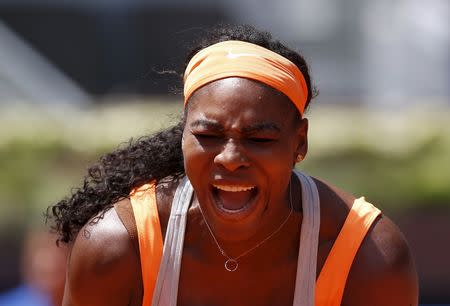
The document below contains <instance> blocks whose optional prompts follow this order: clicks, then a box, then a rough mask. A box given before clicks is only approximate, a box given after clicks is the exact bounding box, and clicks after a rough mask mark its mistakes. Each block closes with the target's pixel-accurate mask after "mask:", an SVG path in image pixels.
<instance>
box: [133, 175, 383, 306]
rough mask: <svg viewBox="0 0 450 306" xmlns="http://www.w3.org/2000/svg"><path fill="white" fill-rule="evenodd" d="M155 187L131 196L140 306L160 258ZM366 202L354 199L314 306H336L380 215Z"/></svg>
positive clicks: (146, 302) (147, 301) (147, 298)
mask: <svg viewBox="0 0 450 306" xmlns="http://www.w3.org/2000/svg"><path fill="white" fill-rule="evenodd" d="M155 191H156V189H155V184H154V183H151V184H146V185H143V186H141V187H139V188H137V189H135V190H133V191H132V193H131V194H130V200H131V206H132V208H133V214H134V218H135V220H136V228H137V233H138V242H139V253H140V258H141V268H142V282H143V288H144V296H143V299H142V305H143V306H151V304H152V298H153V291H154V288H155V285H156V280H157V277H158V271H159V265H160V262H161V258H162V250H163V239H162V233H161V226H160V222H159V216H158V207H157V205H156V192H155ZM380 213H381V212H380V210H379V209H377V208H376V207H375V206H373V205H372V204H370V203H368V202H366V201H365V199H364V198H363V197H362V198H359V199H356V200H355V201H354V203H353V206H352V208H351V210H350V212H349V214H348V216H347V218H346V220H345V223H344V226H343V227H342V229H341V231H340V233H339V235H338V237H337V238H336V241H335V243H334V245H333V247H332V248H331V251H330V253H329V255H328V257H327V259H326V261H325V264H324V266H323V267H322V271H321V272H320V275H319V278H318V279H317V282H316V294H315V296H316V297H315V299H316V301H315V306H339V305H341V300H342V296H343V294H344V289H345V284H346V281H347V276H348V273H349V272H350V268H351V266H352V263H353V260H354V258H355V255H356V253H357V251H358V249H359V246H360V245H361V242H362V241H363V239H364V237H365V236H366V234H367V232H368V230H369V229H370V227H371V225H372V223H373V222H374V221H375V220H376V218H377V217H378V215H379V214H380Z"/></svg>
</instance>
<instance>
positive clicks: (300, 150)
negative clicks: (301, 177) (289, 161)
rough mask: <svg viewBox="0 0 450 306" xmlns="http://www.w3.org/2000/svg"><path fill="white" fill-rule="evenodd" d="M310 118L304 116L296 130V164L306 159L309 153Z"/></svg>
mask: <svg viewBox="0 0 450 306" xmlns="http://www.w3.org/2000/svg"><path fill="white" fill-rule="evenodd" d="M308 126H309V123H308V119H306V118H303V119H302V120H301V122H300V123H299V124H298V126H297V130H296V140H295V141H296V148H295V150H294V153H295V155H294V165H295V164H296V163H298V162H301V161H302V160H303V159H305V156H306V153H308Z"/></svg>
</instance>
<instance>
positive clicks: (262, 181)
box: [183, 78, 308, 241]
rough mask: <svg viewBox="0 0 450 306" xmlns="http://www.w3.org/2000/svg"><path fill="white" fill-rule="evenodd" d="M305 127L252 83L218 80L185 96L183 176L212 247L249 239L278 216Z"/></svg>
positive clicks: (302, 149)
mask: <svg viewBox="0 0 450 306" xmlns="http://www.w3.org/2000/svg"><path fill="white" fill-rule="evenodd" d="M307 127H308V124H307V120H306V119H303V120H301V121H300V122H299V121H298V119H297V116H295V108H294V107H292V103H291V102H290V101H289V100H288V98H287V97H285V96H284V95H282V94H280V93H279V92H277V91H276V90H274V89H272V88H270V87H268V86H266V85H263V84H261V83H259V82H256V81H252V80H248V79H244V78H226V79H222V80H218V81H215V82H212V83H210V84H208V85H206V86H203V87H201V88H200V89H198V90H197V91H196V92H195V93H194V94H193V95H192V97H191V98H190V100H189V102H188V111H187V116H186V126H185V129H184V132H183V155H184V163H185V171H186V174H187V176H188V177H189V179H190V181H191V183H192V186H193V187H194V190H195V194H196V196H197V199H198V202H199V204H200V207H201V209H202V211H203V213H204V215H205V217H206V218H207V220H208V223H209V224H210V226H211V227H212V228H213V231H214V233H215V234H216V235H217V236H218V237H220V239H222V240H230V241H237V240H247V239H250V238H251V237H252V236H255V235H256V234H257V233H258V231H260V230H261V228H262V227H270V224H271V223H274V222H275V223H277V224H279V222H280V220H282V218H283V217H282V216H286V214H287V211H288V210H289V209H290V208H289V190H288V186H289V180H290V176H291V171H292V167H293V165H294V163H295V159H296V157H297V155H298V154H302V155H303V156H305V154H306V149H307V142H306V133H307Z"/></svg>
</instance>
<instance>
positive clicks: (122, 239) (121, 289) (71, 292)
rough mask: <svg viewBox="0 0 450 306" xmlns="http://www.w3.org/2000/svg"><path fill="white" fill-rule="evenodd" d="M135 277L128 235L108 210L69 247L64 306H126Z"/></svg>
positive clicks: (134, 256)
mask: <svg viewBox="0 0 450 306" xmlns="http://www.w3.org/2000/svg"><path fill="white" fill-rule="evenodd" d="M123 201H129V200H128V199H125V200H123ZM139 278H140V265H139V258H138V257H137V254H136V251H135V249H134V248H133V246H132V241H131V239H130V237H129V234H128V232H127V230H126V228H125V227H124V225H123V224H122V222H121V221H120V219H119V217H118V215H117V213H116V211H115V209H113V208H112V209H109V210H108V211H106V212H105V213H104V216H103V217H101V216H97V217H94V218H93V219H92V220H91V221H90V222H88V223H87V224H86V225H85V226H84V227H83V228H82V229H81V230H80V232H79V233H78V235H77V238H76V239H75V241H74V243H73V245H72V247H71V253H70V257H69V262H68V272H67V281H66V290H65V296H64V305H72V306H77V305H86V306H88V305H128V304H129V302H130V299H131V298H132V294H133V292H134V290H135V287H136V286H137V283H138V282H139ZM111 292H114V294H113V295H111Z"/></svg>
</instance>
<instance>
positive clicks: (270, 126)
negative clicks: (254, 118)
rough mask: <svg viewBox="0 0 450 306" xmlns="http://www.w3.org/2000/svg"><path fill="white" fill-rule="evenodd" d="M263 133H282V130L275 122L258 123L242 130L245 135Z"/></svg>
mask: <svg viewBox="0 0 450 306" xmlns="http://www.w3.org/2000/svg"><path fill="white" fill-rule="evenodd" d="M262 131H273V132H281V128H280V127H279V126H278V125H277V124H275V123H274V122H258V123H255V124H252V125H250V126H246V127H244V128H242V132H243V133H245V134H252V133H256V132H262Z"/></svg>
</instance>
